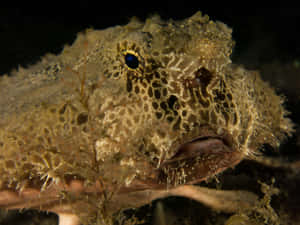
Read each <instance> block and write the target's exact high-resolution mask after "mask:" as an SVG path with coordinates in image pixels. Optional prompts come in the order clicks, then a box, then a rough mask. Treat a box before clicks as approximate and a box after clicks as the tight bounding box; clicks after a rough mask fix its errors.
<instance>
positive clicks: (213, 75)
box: [0, 13, 292, 224]
mask: <svg viewBox="0 0 300 225" xmlns="http://www.w3.org/2000/svg"><path fill="white" fill-rule="evenodd" d="M232 47H233V41H232V39H231V29H230V28H228V27H227V26H226V25H225V24H223V23H221V22H212V21H209V19H208V17H207V16H202V15H201V14H200V13H197V14H195V15H194V16H192V17H190V18H187V19H185V20H183V21H178V22H174V21H162V20H160V18H159V17H156V16H154V17H152V18H149V19H147V20H146V22H145V23H141V22H139V21H137V20H136V19H132V20H131V22H130V23H129V24H127V25H125V26H116V27H113V28H108V29H105V30H100V31H94V30H87V31H86V32H85V33H84V34H80V35H79V36H78V38H77V40H76V41H75V43H74V44H73V45H72V46H70V47H68V46H67V47H65V49H64V50H63V52H62V53H61V54H60V55H58V56H54V55H47V56H45V57H44V58H43V59H42V60H41V62H40V63H38V64H37V65H34V66H31V67H29V68H28V69H22V68H20V69H19V70H18V71H17V72H14V73H13V74H12V76H10V77H2V78H0V95H1V99H0V105H1V108H0V114H1V117H0V174H1V176H0V206H1V207H3V208H8V209H10V208H37V209H42V210H49V211H53V212H56V213H58V214H59V215H60V216H61V218H62V219H61V221H60V224H68V222H66V220H67V219H69V218H70V221H71V222H72V223H73V224H75V223H76V221H77V217H76V216H74V215H79V216H80V218H85V217H86V216H93V215H96V214H97V213H99V214H100V215H101V216H100V217H101V218H102V219H103V218H105V216H106V215H108V214H109V213H110V212H114V211H116V210H119V209H121V208H128V207H137V206H139V205H142V204H146V203H149V202H151V200H153V199H155V198H157V197H164V196H168V195H182V196H186V197H191V198H194V199H197V200H199V201H202V202H204V203H205V204H208V205H211V206H212V207H214V208H216V209H221V210H228V211H234V209H232V210H231V209H229V208H230V207H231V206H232V203H230V201H229V204H228V205H226V204H225V206H224V203H222V204H219V205H221V206H218V204H217V203H215V202H214V203H210V202H207V201H206V200H205V196H206V194H204V197H203V196H202V197H199V196H201V194H200V193H202V192H201V190H200V189H199V190H198V191H197V190H196V187H195V188H194V187H193V186H191V185H189V184H193V183H197V182H200V181H203V180H207V179H208V178H210V177H213V176H214V175H216V174H218V173H220V172H222V171H223V170H225V169H226V168H228V167H234V165H236V164H237V163H239V162H240V161H241V160H242V159H244V158H246V157H255V155H256V153H257V149H258V148H259V147H260V146H261V145H262V144H265V143H267V144H270V145H271V146H274V147H277V146H278V145H279V142H280V141H281V140H282V139H283V138H284V137H285V135H286V134H288V135H289V134H290V133H291V132H292V124H291V122H290V120H289V119H287V118H286V117H285V116H286V114H287V112H286V111H285V110H284V108H283V107H282V102H283V101H282V98H281V97H279V96H277V95H276V94H275V92H274V91H273V89H272V88H270V87H269V86H268V84H266V83H265V82H263V81H262V80H261V78H260V76H259V74H258V73H257V72H253V71H247V70H245V69H244V68H242V67H238V66H235V65H233V64H231V60H230V54H231V51H232ZM166 188H168V191H166V190H167V189H166ZM202 191H203V190H202ZM205 191H206V190H205ZM17 193H18V194H17ZM179 193H180V194H179ZM195 193H198V194H195ZM209 193H210V192H209V190H208V192H207V196H210V195H212V196H213V195H216V196H217V194H216V193H215V192H213V194H209ZM37 194H39V195H37ZM234 195H235V194H232V195H231V196H234ZM250 195H251V194H250V193H249V195H246V196H248V197H249V196H250ZM2 196H3V197H2ZM235 197H236V196H235ZM203 198H204V199H203ZM231 198H232V197H231ZM236 198H239V197H236ZM241 199H243V198H239V199H238V201H240V202H242V201H243V200H241ZM249 199H251V198H250V197H249ZM253 199H256V197H253ZM247 201H248V200H247V199H245V202H246V203H245V204H247ZM249 201H252V200H249ZM116 202H117V204H116ZM241 204H242V203H241ZM238 207H239V206H237V208H238ZM66 215H72V216H70V217H69V216H66Z"/></svg>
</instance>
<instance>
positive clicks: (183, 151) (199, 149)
mask: <svg viewBox="0 0 300 225" xmlns="http://www.w3.org/2000/svg"><path fill="white" fill-rule="evenodd" d="M198 131H200V132H199V133H198V135H193V136H190V137H189V138H187V137H186V138H185V141H184V139H182V141H180V142H177V145H176V152H175V153H174V154H173V155H172V156H171V157H170V158H168V159H165V160H163V161H162V163H161V164H160V166H159V171H160V174H159V179H160V183H165V184H169V185H171V186H172V185H175V186H177V185H179V184H195V183H199V182H201V181H204V180H207V179H209V178H210V177H213V176H215V175H216V174H218V173H221V172H222V171H224V170H226V169H227V168H232V167H234V166H235V165H237V164H238V163H239V162H240V161H241V160H242V159H243V153H242V152H240V151H238V149H237V148H236V146H235V145H234V142H233V139H232V137H231V136H230V135H228V134H226V133H225V132H222V133H220V134H216V133H215V132H213V130H212V129H202V130H201V129H200V130H198Z"/></svg>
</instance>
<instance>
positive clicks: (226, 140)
mask: <svg viewBox="0 0 300 225" xmlns="http://www.w3.org/2000/svg"><path fill="white" fill-rule="evenodd" d="M195 133H198V134H197V135H193V136H190V137H184V138H182V139H180V140H179V141H177V143H175V144H173V145H172V146H171V148H170V150H172V149H176V150H175V151H174V150H173V152H174V154H173V155H172V156H171V157H170V158H168V159H166V158H164V159H162V162H166V163H167V162H171V161H174V158H176V157H178V155H179V154H180V152H182V150H183V149H184V148H185V147H188V146H189V145H190V144H193V143H196V142H199V141H203V142H205V141H206V142H207V141H209V140H215V141H216V142H219V143H220V144H221V143H222V144H223V145H224V146H226V147H227V148H228V149H231V150H232V151H233V149H235V147H234V142H233V138H232V136H231V135H230V134H228V133H226V132H225V131H224V130H223V129H222V130H221V132H219V134H217V133H216V132H215V131H213V129H211V128H210V127H208V126H203V127H200V128H199V130H198V131H196V132H195ZM203 153H204V152H203ZM186 158H187V157H186Z"/></svg>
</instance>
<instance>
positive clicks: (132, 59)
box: [125, 53, 139, 69]
mask: <svg viewBox="0 0 300 225" xmlns="http://www.w3.org/2000/svg"><path fill="white" fill-rule="evenodd" d="M125 63H126V65H127V66H128V67H129V68H131V69H136V68H138V66H139V59H138V57H137V56H135V55H133V54H130V53H127V54H126V55H125Z"/></svg>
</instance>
